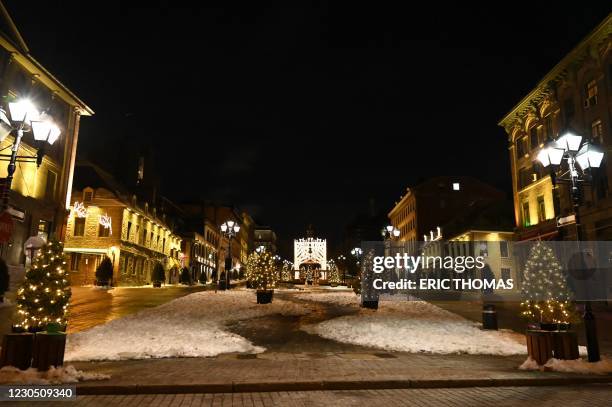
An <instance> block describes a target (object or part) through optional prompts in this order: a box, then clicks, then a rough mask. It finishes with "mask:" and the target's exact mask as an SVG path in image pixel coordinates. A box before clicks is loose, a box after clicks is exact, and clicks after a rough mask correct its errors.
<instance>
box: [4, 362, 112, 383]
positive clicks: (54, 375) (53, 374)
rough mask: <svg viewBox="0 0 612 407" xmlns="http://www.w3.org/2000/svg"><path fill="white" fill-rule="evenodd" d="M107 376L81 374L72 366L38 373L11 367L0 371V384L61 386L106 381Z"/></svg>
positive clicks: (88, 373) (33, 370)
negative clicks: (81, 382)
mask: <svg viewBox="0 0 612 407" xmlns="http://www.w3.org/2000/svg"><path fill="white" fill-rule="evenodd" d="M106 379H110V376H109V375H106V374H102V373H94V372H83V371H82V370H77V369H76V368H75V367H74V366H63V367H58V368H55V367H53V366H51V368H49V370H48V371H46V372H39V371H38V370H37V369H36V368H33V367H31V368H29V369H27V370H19V369H18V368H16V367H13V366H5V367H3V368H2V369H0V383H3V384H8V383H12V384H62V383H77V382H79V381H84V380H106Z"/></svg>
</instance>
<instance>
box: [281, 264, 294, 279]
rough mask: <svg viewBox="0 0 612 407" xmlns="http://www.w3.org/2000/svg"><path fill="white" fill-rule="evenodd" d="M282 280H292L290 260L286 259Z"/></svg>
mask: <svg viewBox="0 0 612 407" xmlns="http://www.w3.org/2000/svg"><path fill="white" fill-rule="evenodd" d="M281 280H282V281H291V280H292V277H291V265H290V264H289V262H287V261H285V262H284V263H283V268H282V270H281Z"/></svg>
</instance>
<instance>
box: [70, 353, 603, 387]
mask: <svg viewBox="0 0 612 407" xmlns="http://www.w3.org/2000/svg"><path fill="white" fill-rule="evenodd" d="M523 360H524V357H522V356H517V357H501V356H497V357H496V356H481V355H425V354H409V353H386V352H372V353H335V354H308V353H301V354H289V353H274V352H266V353H263V354H260V355H257V356H255V355H221V356H219V357H216V358H203V359H202V358H182V359H150V360H137V361H134V360H132V361H116V362H78V363H74V366H75V367H77V368H78V369H81V370H85V371H96V372H101V373H106V374H110V375H111V379H109V380H103V381H91V382H83V383H80V384H78V387H79V389H80V390H81V392H82V393H83V392H87V394H121V393H124V394H125V393H150V392H157V393H168V392H178V393H189V392H217V393H219V392H221V393H222V392H248V391H258V390H259V391H260V390H266V391H270V390H273V391H275V390H313V389H366V388H406V387H465V386H504V385H513V386H515V385H521V386H525V385H541V384H547V385H554V384H562V383H566V384H571V383H583V382H585V381H592V380H599V381H612V376H584V375H577V374H564V373H556V372H526V371H521V370H518V369H517V366H519V365H520V363H521V362H522V361H523Z"/></svg>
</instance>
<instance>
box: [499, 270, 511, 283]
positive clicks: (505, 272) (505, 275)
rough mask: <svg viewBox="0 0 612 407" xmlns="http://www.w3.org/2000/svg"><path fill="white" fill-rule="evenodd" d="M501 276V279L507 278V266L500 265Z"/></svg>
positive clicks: (508, 271)
mask: <svg viewBox="0 0 612 407" xmlns="http://www.w3.org/2000/svg"><path fill="white" fill-rule="evenodd" d="M501 278H502V280H509V279H510V278H511V277H510V269H509V268H507V267H502V268H501Z"/></svg>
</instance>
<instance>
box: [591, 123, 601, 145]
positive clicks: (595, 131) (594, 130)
mask: <svg viewBox="0 0 612 407" xmlns="http://www.w3.org/2000/svg"><path fill="white" fill-rule="evenodd" d="M591 137H592V138H593V140H595V141H597V142H598V143H603V125H602V124H601V120H600V119H597V120H595V121H594V122H593V123H591Z"/></svg>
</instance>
